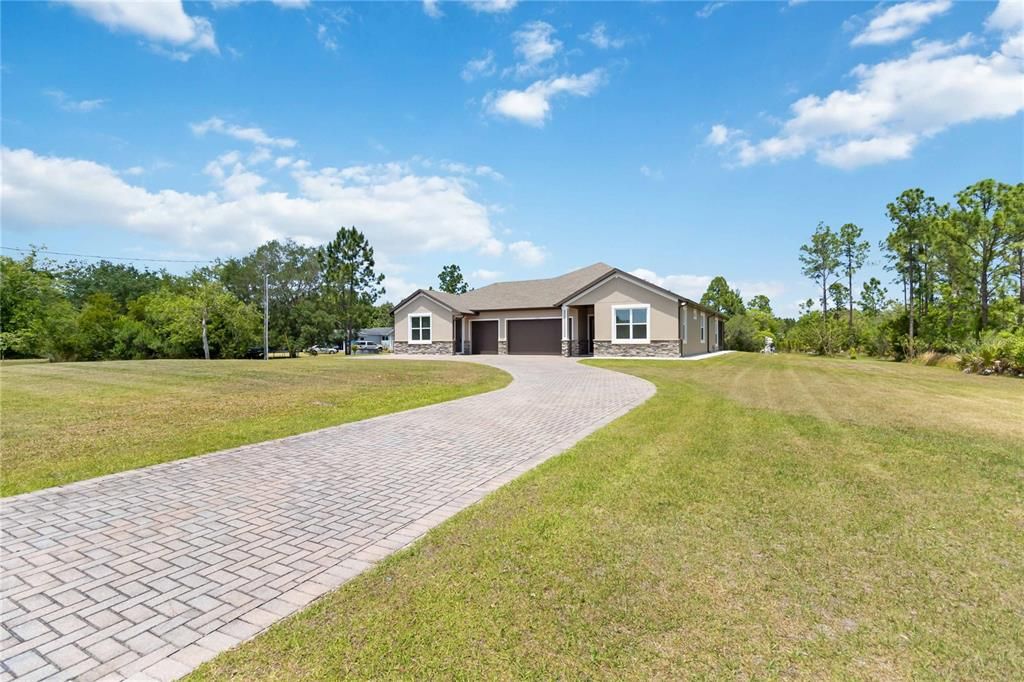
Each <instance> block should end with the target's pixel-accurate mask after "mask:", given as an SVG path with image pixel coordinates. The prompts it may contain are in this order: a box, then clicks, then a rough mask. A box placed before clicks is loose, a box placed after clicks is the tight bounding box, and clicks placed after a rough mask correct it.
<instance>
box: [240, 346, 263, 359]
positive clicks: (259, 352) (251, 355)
mask: <svg viewBox="0 0 1024 682" xmlns="http://www.w3.org/2000/svg"><path fill="white" fill-rule="evenodd" d="M242 357H243V358H245V359H246V360H262V359H263V349H262V348H250V349H249V350H247V351H245V355H243V356H242Z"/></svg>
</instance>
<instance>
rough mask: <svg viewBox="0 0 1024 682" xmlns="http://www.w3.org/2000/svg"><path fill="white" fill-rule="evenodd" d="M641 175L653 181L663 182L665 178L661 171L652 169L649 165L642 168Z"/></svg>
mask: <svg viewBox="0 0 1024 682" xmlns="http://www.w3.org/2000/svg"><path fill="white" fill-rule="evenodd" d="M640 175H642V176H644V177H645V178H650V179H651V180H663V179H664V178H665V176H664V175H663V174H662V172H661V171H660V170H659V169H657V168H651V167H650V166H647V165H643V166H640Z"/></svg>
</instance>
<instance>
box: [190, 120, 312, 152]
mask: <svg viewBox="0 0 1024 682" xmlns="http://www.w3.org/2000/svg"><path fill="white" fill-rule="evenodd" d="M189 127H190V128H192V132H193V133H195V134H196V135H200V136H201V135H205V134H206V133H219V134H221V135H227V136H228V137H233V138H234V139H236V140H241V141H243V142H252V143H253V144H258V145H263V146H267V147H284V148H291V147H294V146H295V144H296V143H295V140H293V139H291V138H290V137H271V136H270V135H267V134H266V133H265V132H264V131H263V129H262V128H256V127H250V128H243V127H242V126H239V125H236V124H234V123H228V122H226V121H225V120H224V119H222V118H219V117H217V116H212V117H210V118H208V119H206V120H205V121H203V122H201V123H192V124H190V125H189Z"/></svg>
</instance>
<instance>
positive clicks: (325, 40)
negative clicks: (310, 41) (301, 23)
mask: <svg viewBox="0 0 1024 682" xmlns="http://www.w3.org/2000/svg"><path fill="white" fill-rule="evenodd" d="M316 39H317V40H319V41H320V44H321V45H323V46H324V48H326V49H328V50H330V51H331V52H337V51H338V41H336V40H335V39H334V36H332V35H331V31H330V29H328V28H327V26H325V25H324V24H317V27H316Z"/></svg>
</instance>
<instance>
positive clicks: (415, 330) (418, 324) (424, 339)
mask: <svg viewBox="0 0 1024 682" xmlns="http://www.w3.org/2000/svg"><path fill="white" fill-rule="evenodd" d="M409 343H430V313H418V314H416V315H410V316H409Z"/></svg>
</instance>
